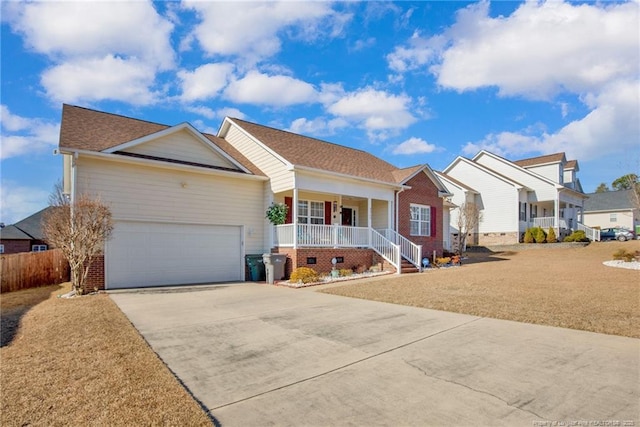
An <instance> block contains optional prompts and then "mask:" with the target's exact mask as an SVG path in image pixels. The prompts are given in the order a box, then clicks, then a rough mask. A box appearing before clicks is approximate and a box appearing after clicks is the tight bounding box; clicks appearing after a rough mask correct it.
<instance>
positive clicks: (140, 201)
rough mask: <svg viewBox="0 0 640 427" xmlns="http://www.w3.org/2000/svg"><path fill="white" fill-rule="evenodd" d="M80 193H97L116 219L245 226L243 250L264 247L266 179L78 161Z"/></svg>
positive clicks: (95, 161)
mask: <svg viewBox="0 0 640 427" xmlns="http://www.w3.org/2000/svg"><path fill="white" fill-rule="evenodd" d="M77 184H78V192H79V193H80V192H87V193H89V194H96V195H99V197H100V198H101V199H102V201H104V202H105V203H107V204H108V205H109V206H110V207H111V209H112V214H113V216H114V218H115V219H121V220H145V221H160V222H162V221H167V222H176V223H187V224H217V225H243V226H245V230H246V231H247V232H246V234H247V235H246V236H245V239H246V240H245V252H246V253H261V252H263V251H264V250H265V249H266V248H265V247H264V245H265V243H264V227H265V220H264V206H265V202H264V182H263V181H258V180H251V179H241V178H240V177H238V178H235V177H233V176H228V175H224V176H223V175H216V174H211V173H196V172H187V171H180V170H175V169H165V168H156V167H151V166H143V165H133V164H124V163H118V162H115V161H108V160H102V159H90V158H86V157H82V156H81V157H80V158H79V159H78V177H77Z"/></svg>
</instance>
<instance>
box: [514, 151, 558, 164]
mask: <svg viewBox="0 0 640 427" xmlns="http://www.w3.org/2000/svg"><path fill="white" fill-rule="evenodd" d="M564 158H565V156H564V153H555V154H547V155H545V156H538V157H531V158H528V159H522V160H516V161H514V162H513V163H515V164H516V165H518V166H521V167H526V166H533V165H541V164H545V163H553V162H561V161H562V160H564Z"/></svg>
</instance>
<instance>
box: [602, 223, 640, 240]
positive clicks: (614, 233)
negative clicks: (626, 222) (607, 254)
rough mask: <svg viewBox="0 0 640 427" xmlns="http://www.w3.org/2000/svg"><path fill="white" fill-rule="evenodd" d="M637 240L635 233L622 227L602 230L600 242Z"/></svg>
mask: <svg viewBox="0 0 640 427" xmlns="http://www.w3.org/2000/svg"><path fill="white" fill-rule="evenodd" d="M633 239H635V235H634V233H633V231H631V230H628V229H626V228H622V227H612V228H603V229H602V230H600V240H602V241H604V240H619V241H621V242H624V241H626V240H633Z"/></svg>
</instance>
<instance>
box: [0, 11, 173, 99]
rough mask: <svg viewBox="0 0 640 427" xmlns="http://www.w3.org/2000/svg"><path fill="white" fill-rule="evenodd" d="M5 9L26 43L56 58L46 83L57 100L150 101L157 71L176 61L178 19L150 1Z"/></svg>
mask: <svg viewBox="0 0 640 427" xmlns="http://www.w3.org/2000/svg"><path fill="white" fill-rule="evenodd" d="M3 12H6V14H7V16H6V18H5V20H6V22H8V23H9V25H10V26H11V28H12V30H13V31H14V32H16V33H18V34H20V35H22V36H23V37H24V42H25V45H26V46H27V49H30V50H33V51H35V52H37V53H41V54H43V55H46V56H47V57H48V58H49V60H50V61H52V65H51V66H50V67H49V68H48V69H47V70H46V71H44V73H43V75H42V76H41V83H42V85H43V86H44V88H45V92H46V93H47V95H49V96H50V97H52V99H53V100H54V101H56V102H59V101H63V102H76V101H78V100H101V99H112V100H121V101H126V102H131V103H133V104H137V105H141V104H147V103H150V102H152V101H154V96H153V94H152V89H151V88H152V86H153V85H154V83H155V77H156V73H158V72H160V71H165V70H169V69H172V68H173V67H174V63H175V55H174V51H173V49H172V47H171V40H170V36H171V32H172V31H173V24H172V23H171V22H170V21H169V20H167V19H165V18H163V17H162V16H160V15H159V14H158V13H157V11H156V10H155V8H154V7H153V4H152V3H151V2H147V1H133V2H29V3H27V2H24V3H23V2H20V3H15V4H11V5H10V6H7V7H6V8H3ZM101 67H105V68H101ZM121 88H122V90H121Z"/></svg>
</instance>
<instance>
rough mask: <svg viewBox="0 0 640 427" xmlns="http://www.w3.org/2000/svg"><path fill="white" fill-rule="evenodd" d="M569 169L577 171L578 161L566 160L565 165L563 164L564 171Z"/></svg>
mask: <svg viewBox="0 0 640 427" xmlns="http://www.w3.org/2000/svg"><path fill="white" fill-rule="evenodd" d="M569 169H577V170H579V168H578V161H577V160H567V163H565V165H564V170H569Z"/></svg>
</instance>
